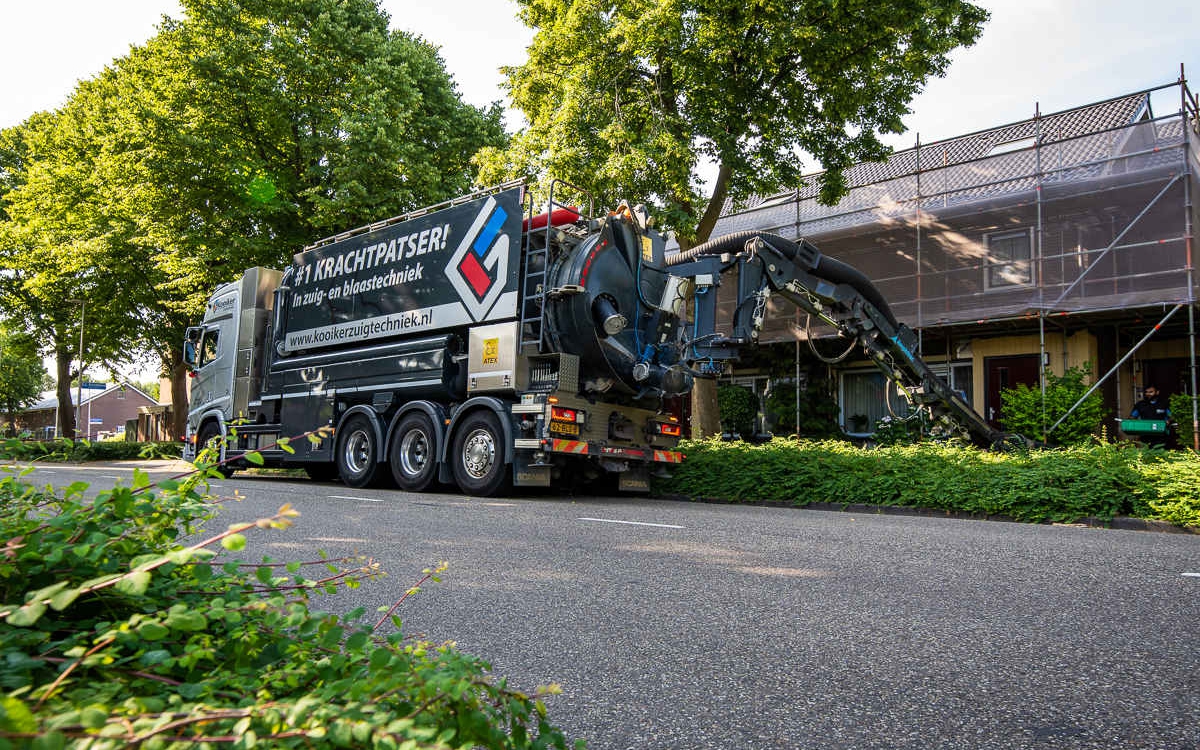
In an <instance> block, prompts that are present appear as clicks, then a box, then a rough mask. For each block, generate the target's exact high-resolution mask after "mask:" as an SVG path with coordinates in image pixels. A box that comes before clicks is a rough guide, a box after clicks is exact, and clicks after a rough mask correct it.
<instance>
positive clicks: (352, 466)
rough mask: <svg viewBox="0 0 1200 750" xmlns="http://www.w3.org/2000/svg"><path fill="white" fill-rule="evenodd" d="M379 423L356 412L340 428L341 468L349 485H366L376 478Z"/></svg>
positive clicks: (338, 445) (339, 464)
mask: <svg viewBox="0 0 1200 750" xmlns="http://www.w3.org/2000/svg"><path fill="white" fill-rule="evenodd" d="M378 455H379V441H378V440H376V438H375V426H374V425H372V424H371V422H370V420H369V419H367V418H366V417H365V416H363V415H362V414H355V415H354V416H352V417H350V418H349V419H347V420H346V423H345V424H343V425H342V426H341V427H340V428H339V429H338V442H337V468H338V474H340V475H341V476H342V481H343V482H344V483H345V484H346V486H347V487H366V486H368V485H370V484H371V483H372V482H373V481H374V480H375V472H376V471H377V470H378V468H379V462H378V461H376V460H375V459H376V458H377V457H378Z"/></svg>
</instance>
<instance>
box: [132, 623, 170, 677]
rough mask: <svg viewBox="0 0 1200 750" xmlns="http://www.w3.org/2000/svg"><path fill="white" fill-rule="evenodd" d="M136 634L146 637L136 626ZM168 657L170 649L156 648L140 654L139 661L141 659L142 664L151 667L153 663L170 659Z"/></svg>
mask: <svg viewBox="0 0 1200 750" xmlns="http://www.w3.org/2000/svg"><path fill="white" fill-rule="evenodd" d="M138 635H141V636H142V637H143V638H146V636H145V635H144V634H143V633H142V632H141V628H138ZM146 640H158V639H155V638H146ZM170 658H171V652H170V651H167V650H166V649H164V648H156V649H154V650H153V651H147V652H146V653H144V654H142V656H141V658H140V659H139V661H141V662H142V664H144V665H146V666H148V667H152V666H154V665H155V664H162V663H163V662H165V661H166V660H167V659H170Z"/></svg>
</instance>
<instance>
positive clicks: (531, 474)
mask: <svg viewBox="0 0 1200 750" xmlns="http://www.w3.org/2000/svg"><path fill="white" fill-rule="evenodd" d="M552 468H553V467H552V466H551V465H550V464H547V463H541V464H539V463H538V462H537V459H536V458H535V457H534V454H533V453H531V452H530V451H524V450H518V451H517V452H516V455H514V456H513V463H512V471H513V486H514V487H549V486H550V471H551V469H552Z"/></svg>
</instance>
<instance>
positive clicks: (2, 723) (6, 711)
mask: <svg viewBox="0 0 1200 750" xmlns="http://www.w3.org/2000/svg"><path fill="white" fill-rule="evenodd" d="M0 731H4V732H36V731H37V719H35V718H33V713H32V712H31V711H30V710H29V707H28V706H26V705H25V704H24V703H22V702H21V701H20V700H19V699H17V698H13V697H12V696H8V695H0Z"/></svg>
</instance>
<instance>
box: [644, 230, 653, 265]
mask: <svg viewBox="0 0 1200 750" xmlns="http://www.w3.org/2000/svg"><path fill="white" fill-rule="evenodd" d="M642 260H644V261H646V262H647V263H652V262H653V261H654V243H653V242H651V241H650V238H649V237H647V236H646V235H642Z"/></svg>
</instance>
